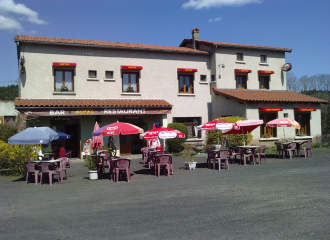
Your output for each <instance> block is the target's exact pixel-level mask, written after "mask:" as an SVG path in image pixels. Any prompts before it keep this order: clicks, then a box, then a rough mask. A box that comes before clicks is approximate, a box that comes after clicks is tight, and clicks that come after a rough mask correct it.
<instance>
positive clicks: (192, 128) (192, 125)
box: [173, 117, 201, 138]
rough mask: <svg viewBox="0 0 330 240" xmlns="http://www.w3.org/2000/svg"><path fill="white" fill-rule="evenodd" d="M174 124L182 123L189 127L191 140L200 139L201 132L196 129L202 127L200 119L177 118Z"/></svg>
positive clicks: (174, 119)
mask: <svg viewBox="0 0 330 240" xmlns="http://www.w3.org/2000/svg"><path fill="white" fill-rule="evenodd" d="M173 122H174V123H182V124H184V125H186V126H187V128H188V132H189V138H200V137H201V131H198V130H197V129H196V131H195V127H197V126H199V125H201V118H200V117H176V118H173Z"/></svg>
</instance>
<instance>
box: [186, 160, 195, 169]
mask: <svg viewBox="0 0 330 240" xmlns="http://www.w3.org/2000/svg"><path fill="white" fill-rule="evenodd" d="M185 164H186V168H187V170H195V168H196V164H197V162H186V163H185Z"/></svg>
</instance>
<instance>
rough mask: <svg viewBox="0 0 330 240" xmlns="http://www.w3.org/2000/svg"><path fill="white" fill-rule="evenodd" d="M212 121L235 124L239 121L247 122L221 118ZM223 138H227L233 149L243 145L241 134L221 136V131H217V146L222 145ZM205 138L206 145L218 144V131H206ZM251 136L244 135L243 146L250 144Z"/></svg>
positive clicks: (236, 118) (237, 118)
mask: <svg viewBox="0 0 330 240" xmlns="http://www.w3.org/2000/svg"><path fill="white" fill-rule="evenodd" d="M214 120H222V121H228V122H232V123H235V122H237V121H239V120H247V119H246V118H243V117H222V118H216V119H214ZM224 136H227V137H228V140H229V143H230V145H231V146H233V147H237V146H242V145H244V142H243V134H227V135H223V134H222V133H221V130H219V144H221V143H222V139H223V137H224ZM206 138H207V140H206V141H207V144H214V145H217V144H218V131H217V130H213V131H206ZM252 138H253V135H252V134H251V133H247V134H244V139H245V145H249V144H250V142H251V141H252Z"/></svg>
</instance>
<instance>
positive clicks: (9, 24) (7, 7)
mask: <svg viewBox="0 0 330 240" xmlns="http://www.w3.org/2000/svg"><path fill="white" fill-rule="evenodd" d="M38 15H39V13H37V12H36V11H33V10H31V9H29V8H27V7H26V6H25V5H24V4H20V3H15V2H14V0H0V17H1V20H0V29H6V30H16V29H21V28H22V26H21V24H20V23H19V20H26V21H29V22H32V23H36V24H47V22H45V21H44V20H41V19H39V17H38ZM9 16H10V17H9ZM22 16H23V18H22Z"/></svg>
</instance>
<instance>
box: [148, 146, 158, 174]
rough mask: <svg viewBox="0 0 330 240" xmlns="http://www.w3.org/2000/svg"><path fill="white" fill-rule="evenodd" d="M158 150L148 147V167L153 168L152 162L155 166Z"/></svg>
mask: <svg viewBox="0 0 330 240" xmlns="http://www.w3.org/2000/svg"><path fill="white" fill-rule="evenodd" d="M156 153H157V151H155V150H153V149H148V157H147V162H148V168H149V169H150V168H151V164H153V167H155V155H156Z"/></svg>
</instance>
